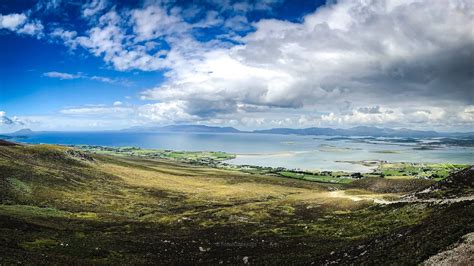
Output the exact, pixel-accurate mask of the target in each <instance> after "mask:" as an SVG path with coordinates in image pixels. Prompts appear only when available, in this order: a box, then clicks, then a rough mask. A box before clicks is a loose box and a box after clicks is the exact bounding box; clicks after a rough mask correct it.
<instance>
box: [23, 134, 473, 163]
mask: <svg viewBox="0 0 474 266" xmlns="http://www.w3.org/2000/svg"><path fill="white" fill-rule="evenodd" d="M329 138H331V137H323V136H317V137H316V136H297V135H275V134H245V133H235V134H234V133H132V132H67V133H66V132H54V133H46V132H45V133H37V134H34V135H31V136H29V137H28V138H25V139H18V141H20V142H26V143H48V144H88V145H103V146H116V147H118V146H134V147H141V148H153V149H169V150H182V151H224V152H229V153H234V154H237V158H235V159H233V160H229V161H228V162H229V163H233V164H249V165H259V166H272V167H285V168H290V169H305V170H330V171H337V170H343V171H353V172H367V171H370V170H371V168H369V167H366V166H363V165H360V164H355V163H349V162H347V161H362V160H385V161H389V162H426V163H437V162H446V163H463V164H474V148H473V147H453V146H442V147H439V148H437V149H433V150H416V149H414V148H415V147H416V146H415V144H414V143H398V144H395V143H391V142H386V141H384V140H383V139H382V140H380V141H377V143H366V142H363V141H360V139H358V138H352V139H340V140H328V139H329Z"/></svg>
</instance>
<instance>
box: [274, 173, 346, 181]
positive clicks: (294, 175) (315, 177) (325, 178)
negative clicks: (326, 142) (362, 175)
mask: <svg viewBox="0 0 474 266" xmlns="http://www.w3.org/2000/svg"><path fill="white" fill-rule="evenodd" d="M279 174H280V175H281V176H284V177H289V178H295V179H301V180H307V181H313V182H320V183H330V184H349V183H351V182H352V181H353V180H354V179H351V178H341V177H334V176H329V175H318V174H307V173H295V172H288V171H283V172H279Z"/></svg>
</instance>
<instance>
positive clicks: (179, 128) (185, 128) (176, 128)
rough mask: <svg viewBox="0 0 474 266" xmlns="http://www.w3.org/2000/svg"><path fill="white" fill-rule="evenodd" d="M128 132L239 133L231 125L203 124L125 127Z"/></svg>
mask: <svg viewBox="0 0 474 266" xmlns="http://www.w3.org/2000/svg"><path fill="white" fill-rule="evenodd" d="M124 131H128V132H189V133H190V132H195V133H205V132H209V133H239V132H241V131H240V130H238V129H236V128H233V127H212V126H205V125H171V126H164V127H133V128H129V129H126V130H124Z"/></svg>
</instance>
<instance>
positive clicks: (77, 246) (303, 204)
mask: <svg viewBox="0 0 474 266" xmlns="http://www.w3.org/2000/svg"><path fill="white" fill-rule="evenodd" d="M353 184H354V183H353ZM352 186H354V185H352ZM354 187H355V188H360V187H357V186H354ZM364 193H369V192H367V191H365V192H364ZM0 195H1V198H0V203H1V205H0V262H5V263H13V262H17V261H23V262H28V263H38V262H45V261H46V260H48V261H52V262H56V263H68V262H69V263H70V262H79V263H115V262H123V261H124V260H125V259H126V261H127V262H129V263H146V262H148V263H150V262H151V263H153V262H155V263H156V262H158V261H159V262H161V263H166V262H174V263H176V262H188V263H199V262H201V263H204V262H206V263H208V262H211V263H219V262H220V261H222V262H231V263H236V262H239V263H241V262H243V258H244V257H248V259H249V261H250V262H261V263H262V262H267V263H268V261H269V260H270V259H271V260H272V261H273V262H281V263H285V262H286V263H289V262H291V263H308V262H312V261H316V262H320V263H322V262H326V261H328V260H332V257H331V255H330V254H331V252H333V251H338V250H348V252H349V253H350V254H352V253H351V250H352V247H356V246H360V245H362V244H363V245H366V244H364V243H371V241H374V239H386V238H387V237H390V236H391V235H392V234H394V232H401V231H404V230H411V229H410V228H416V227H420V226H422V225H423V224H424V223H427V222H428V221H429V223H430V224H432V225H433V226H435V225H436V224H437V223H438V222H439V223H440V224H442V225H443V230H444V231H445V232H446V233H449V234H450V236H451V237H450V238H447V239H445V240H443V241H436V239H435V240H433V241H431V238H430V236H429V233H430V232H427V234H428V236H425V238H426V237H428V239H424V241H427V240H428V242H427V243H429V248H421V247H420V251H419V252H418V253H407V258H403V260H402V258H398V260H400V261H404V262H407V261H409V262H419V261H422V260H423V259H426V258H427V257H428V256H429V255H433V254H435V253H437V252H438V251H439V250H441V249H443V248H444V247H445V246H447V245H449V244H451V243H452V242H454V241H456V240H457V238H456V237H457V236H458V235H462V234H465V233H466V232H467V231H469V230H471V231H472V229H473V228H472V211H468V210H469V208H468V207H472V206H465V205H459V206H453V207H451V208H452V210H451V209H450V210H449V211H451V212H461V213H462V212H464V213H465V215H464V216H465V219H464V220H460V221H459V222H457V221H454V222H452V223H450V224H445V223H444V221H445V220H446V219H445V217H444V216H442V212H441V211H444V209H443V208H444V207H443V208H441V209H440V210H441V211H439V210H438V209H439V208H440V207H436V206H428V205H423V204H402V205H397V206H392V205H390V206H372V203H371V202H370V201H358V202H353V201H351V200H348V199H340V198H332V197H330V196H329V192H328V191H327V186H321V185H318V184H317V183H312V182H304V181H300V180H293V179H285V178H277V177H272V176H260V175H250V174H245V173H242V172H238V171H229V170H222V169H213V168H206V167H197V166H191V165H188V164H183V163H180V162H177V161H169V160H150V159H144V158H136V157H135V158H134V157H117V156H109V155H93V156H92V157H91V156H90V155H87V154H82V153H80V152H70V149H68V148H64V147H58V146H47V145H41V146H0ZM470 210H472V208H470ZM437 217H438V218H437ZM421 228H424V227H421ZM433 237H435V236H433ZM413 241H415V242H416V241H417V240H416V239H413ZM392 242H393V241H390V242H389V243H392ZM416 244H418V245H421V246H426V245H428V244H423V243H416ZM367 245H368V244H367ZM387 245H388V244H387ZM394 245H395V247H392V250H399V249H401V250H403V249H409V248H408V244H407V243H404V242H395V244H394ZM411 245H412V243H410V247H411ZM283 250H284V251H285V252H282V251H283ZM386 252H388V254H389V253H390V252H391V251H390V250H389V251H386ZM336 253H337V252H336ZM333 254H335V253H333ZM367 254H370V255H371V256H370V257H365V259H364V260H363V261H369V262H370V261H377V259H383V258H384V257H385V256H386V254H385V253H384V254H382V253H376V252H375V253H367ZM393 254H394V255H393V256H394V258H393V259H394V260H397V258H396V257H395V255H396V253H393ZM362 257H363V256H362Z"/></svg>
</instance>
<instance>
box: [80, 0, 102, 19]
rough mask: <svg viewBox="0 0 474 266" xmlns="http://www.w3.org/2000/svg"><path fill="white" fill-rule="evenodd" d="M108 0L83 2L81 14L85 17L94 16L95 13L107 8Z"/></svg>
mask: <svg viewBox="0 0 474 266" xmlns="http://www.w3.org/2000/svg"><path fill="white" fill-rule="evenodd" d="M107 5H108V1H107V0H91V1H88V2H87V3H85V4H84V5H83V6H82V16H83V17H85V18H87V17H90V16H94V15H96V14H97V13H99V12H101V11H102V10H104V9H105V8H107Z"/></svg>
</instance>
